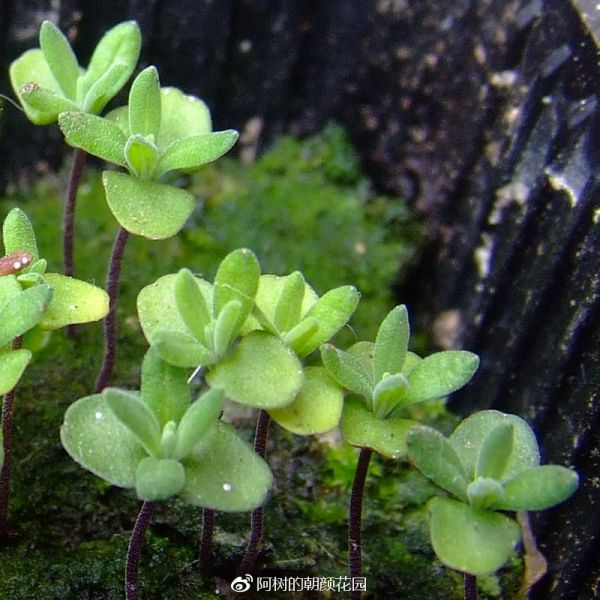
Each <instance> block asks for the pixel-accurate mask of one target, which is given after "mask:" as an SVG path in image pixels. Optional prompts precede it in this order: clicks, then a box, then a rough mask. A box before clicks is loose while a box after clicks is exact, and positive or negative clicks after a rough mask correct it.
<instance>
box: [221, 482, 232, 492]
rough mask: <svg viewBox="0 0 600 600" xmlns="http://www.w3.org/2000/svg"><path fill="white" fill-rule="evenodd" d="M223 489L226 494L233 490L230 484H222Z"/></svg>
mask: <svg viewBox="0 0 600 600" xmlns="http://www.w3.org/2000/svg"><path fill="white" fill-rule="evenodd" d="M223 489H224V490H225V491H226V492H230V491H231V490H232V489H233V486H232V485H231V484H230V483H224V484H223Z"/></svg>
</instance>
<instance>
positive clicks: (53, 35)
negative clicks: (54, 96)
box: [40, 21, 79, 101]
mask: <svg viewBox="0 0 600 600" xmlns="http://www.w3.org/2000/svg"><path fill="white" fill-rule="evenodd" d="M40 48H41V49H42V52H43V53H44V58H45V59H46V62H47V63H48V67H49V69H50V72H51V73H52V76H53V77H54V79H55V80H56V83H58V85H59V86H60V89H61V90H62V91H63V93H64V95H65V96H66V97H67V98H69V99H71V100H73V101H77V79H78V77H79V64H78V63H77V58H76V57H75V54H74V53H73V49H72V48H71V44H69V41H68V40H67V38H66V37H65V36H64V35H63V33H62V32H61V31H60V29H58V27H56V25H54V24H53V23H51V22H50V21H44V22H43V23H42V26H41V27H40Z"/></svg>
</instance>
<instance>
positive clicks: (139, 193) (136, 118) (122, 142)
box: [58, 66, 238, 239]
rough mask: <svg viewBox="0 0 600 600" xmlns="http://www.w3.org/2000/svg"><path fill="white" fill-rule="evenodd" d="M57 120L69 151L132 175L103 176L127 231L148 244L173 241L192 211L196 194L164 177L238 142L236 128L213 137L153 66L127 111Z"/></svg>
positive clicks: (200, 113)
mask: <svg viewBox="0 0 600 600" xmlns="http://www.w3.org/2000/svg"><path fill="white" fill-rule="evenodd" d="M58 121H59V125H60V127H61V129H62V131H63V133H64V135H65V138H66V140H67V142H68V143H69V144H70V145H71V146H74V147H75V148H81V149H83V150H85V151H86V152H88V153H89V154H93V155H94V156H98V157H99V158H102V159H104V160H107V161H109V162H112V163H114V164H115V165H118V166H120V167H125V168H126V169H127V171H128V174H125V173H118V172H114V171H105V172H104V173H103V176H102V180H103V183H104V189H105V192H106V200H107V202H108V205H109V207H110V209H111V211H112V213H113V214H114V216H115V218H116V219H117V221H118V222H119V223H120V225H121V226H122V227H124V228H125V229H126V230H127V231H129V232H130V233H133V234H135V235H140V236H142V237H146V238H150V239H165V238H169V237H171V236H173V235H175V234H176V233H177V232H178V231H179V230H180V229H181V228H182V227H183V224H184V223H185V221H186V220H187V218H188V217H189V216H190V214H191V212H192V210H193V209H194V206H195V199H194V196H193V195H192V194H190V193H189V192H187V191H185V190H182V189H179V188H177V187H174V186H172V185H168V184H166V183H162V182H161V181H160V180H161V178H162V177H163V176H164V175H165V174H166V173H168V172H170V171H178V170H189V169H197V168H198V167H200V166H201V165H203V164H205V163H208V162H212V161H214V160H216V159H217V158H219V157H220V156H222V155H223V154H225V153H226V152H228V151H229V150H230V149H231V147H232V146H233V145H234V144H235V142H236V140H237V137H238V134H237V132H236V131H233V130H226V131H217V132H213V131H212V125H211V120H210V113H209V111H208V109H207V107H206V105H205V104H204V103H203V102H202V101H201V100H199V99H198V98H194V97H192V96H185V95H184V94H182V93H181V92H180V91H179V90H175V89H172V88H163V89H161V87H160V82H159V79H158V72H157V71H156V68H155V67H152V66H151V67H148V68H146V69H144V70H143V71H142V72H141V73H140V74H139V75H138V76H137V77H136V78H135V80H134V81H133V84H132V86H131V90H130V92H129V104H128V106H123V107H120V108H117V109H115V110H113V111H111V112H110V113H109V114H108V115H107V117H106V118H100V117H97V116H95V115H93V114H86V113H85V112H81V111H73V110H69V109H63V110H62V111H61V114H60V116H59V119H58ZM167 204H168V205H169V210H168V211H166V212H165V210H164V207H165V205H167Z"/></svg>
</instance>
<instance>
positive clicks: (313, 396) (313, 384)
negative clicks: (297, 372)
mask: <svg viewBox="0 0 600 600" xmlns="http://www.w3.org/2000/svg"><path fill="white" fill-rule="evenodd" d="M304 374H305V377H304V384H303V386H302V389H301V390H300V393H299V394H298V395H297V396H296V398H294V401H293V402H292V403H291V404H289V405H288V406H286V407H285V408H276V409H272V410H270V411H269V415H271V418H272V419H273V420H274V421H276V422H277V423H278V424H279V425H281V427H283V428H284V429H287V430H288V431H291V432H292V433H295V434H296V435H313V434H315V433H324V432H326V431H329V430H330V429H333V428H334V427H336V426H337V424H338V423H339V420H340V417H341V415H342V408H343V405H344V394H343V391H342V389H341V388H340V387H339V386H338V384H337V383H336V382H335V381H334V380H333V379H332V378H331V377H330V376H329V374H328V373H327V371H326V370H325V369H324V368H322V367H308V368H307V369H306V370H305V372H304Z"/></svg>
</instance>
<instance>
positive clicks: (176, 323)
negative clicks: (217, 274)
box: [137, 274, 212, 343]
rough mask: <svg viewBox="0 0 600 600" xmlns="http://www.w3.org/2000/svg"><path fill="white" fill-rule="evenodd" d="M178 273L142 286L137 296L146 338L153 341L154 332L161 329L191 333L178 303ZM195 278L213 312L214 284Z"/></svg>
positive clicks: (208, 306) (209, 308)
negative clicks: (176, 286) (176, 294)
mask: <svg viewBox="0 0 600 600" xmlns="http://www.w3.org/2000/svg"><path fill="white" fill-rule="evenodd" d="M177 277H178V275H176V274H172V275H164V276H163V277H159V278H158V279H157V280H156V281H155V282H154V283H152V284H151V285H147V286H146V287H144V288H142V290H141V291H140V293H139V294H138V298H137V309H138V315H139V318H140V324H141V326H142V330H143V332H144V335H145V336H146V339H147V340H148V341H149V342H150V343H152V336H153V333H154V332H155V331H157V330H159V329H161V330H167V331H179V332H181V333H187V334H189V329H188V327H187V326H186V324H185V323H184V321H183V319H182V318H181V315H180V313H179V310H178V307H177V305H176V299H175V284H176V280H177ZM194 279H195V284H196V285H197V286H198V288H199V289H200V292H201V293H202V296H203V297H204V302H205V303H206V306H207V308H208V311H209V313H211V314H212V284H210V283H208V281H204V279H198V278H194Z"/></svg>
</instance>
